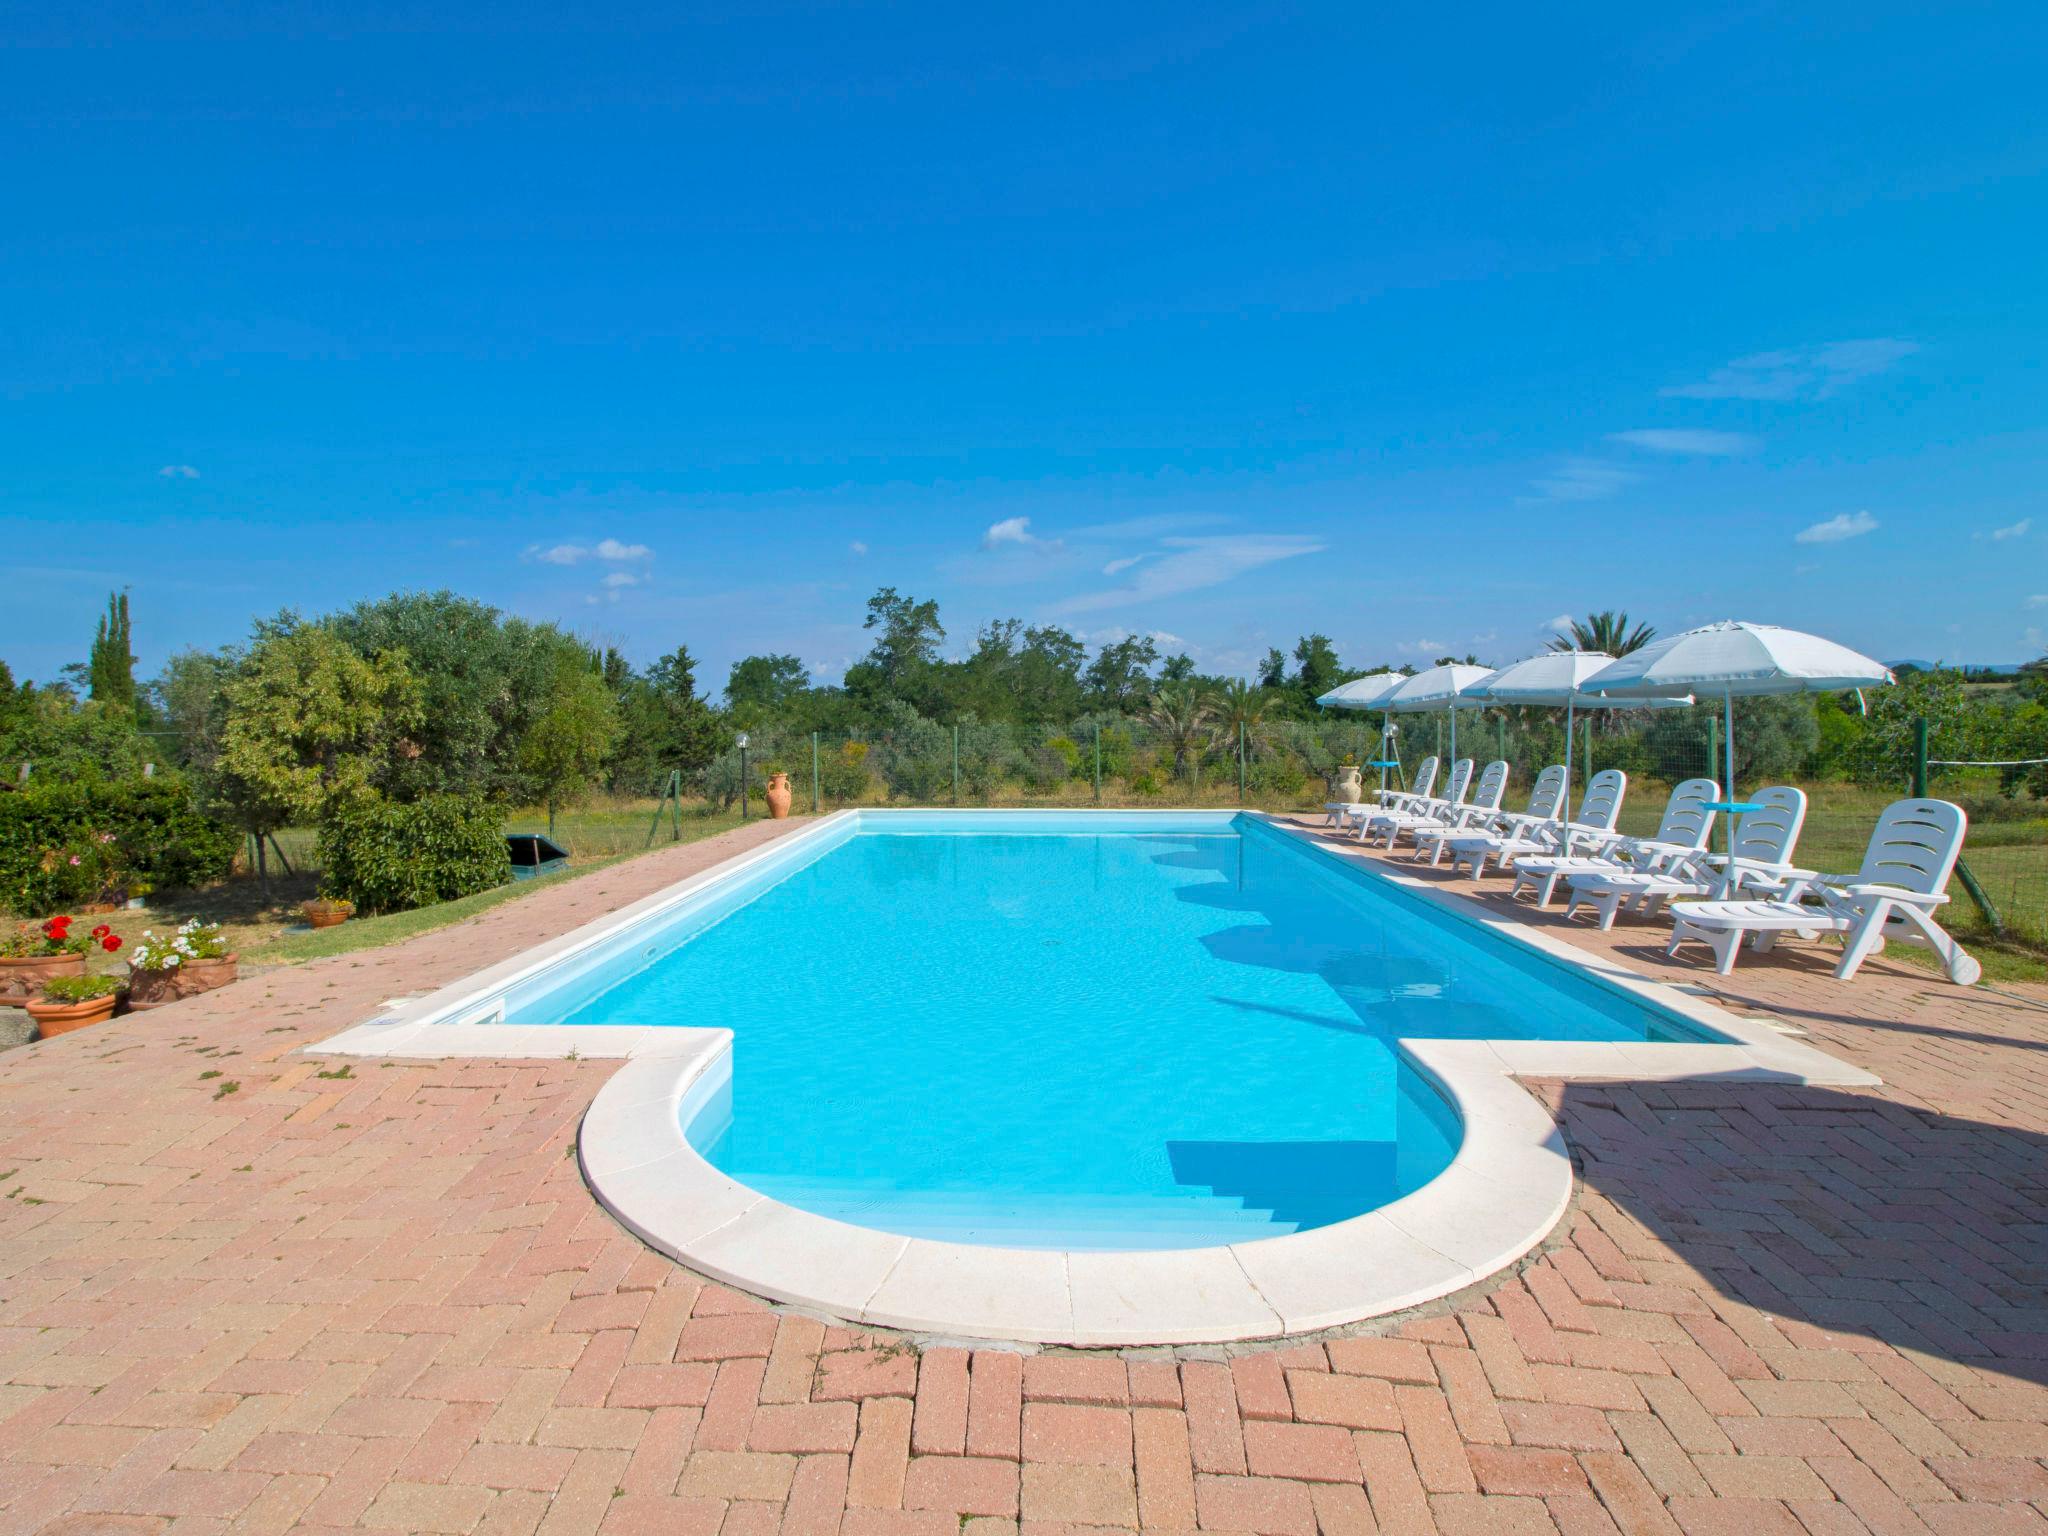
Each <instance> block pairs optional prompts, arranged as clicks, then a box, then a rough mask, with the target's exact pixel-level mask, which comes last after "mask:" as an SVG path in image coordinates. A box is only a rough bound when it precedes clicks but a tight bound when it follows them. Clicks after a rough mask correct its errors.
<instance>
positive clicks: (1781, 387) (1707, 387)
mask: <svg viewBox="0 0 2048 1536" xmlns="http://www.w3.org/2000/svg"><path fill="white" fill-rule="evenodd" d="M1919 350H1920V348H1919V345H1918V344H1917V343H1915V342H1910V341H1905V340H1902V339H1900V338H1899V337H1896V336H1872V337H1868V338H1865V339H1864V340H1861V341H1830V342H1825V343H1823V344H1822V345H1820V346H1817V347H1787V348H1784V349H1783V350H1781V351H1777V352H1755V353H1752V354H1750V355H1749V356H1748V357H1738V358H1736V359H1735V360H1734V361H1733V362H1731V363H1728V364H1727V365H1725V366H1724V367H1720V368H1716V369H1715V370H1714V371H1713V372H1712V373H1710V374H1708V375H1707V377H1706V378H1704V379H1701V380H1700V381H1699V382H1697V383H1694V384H1673V385H1670V386H1668V387H1666V388H1665V389H1663V390H1662V391H1660V393H1662V394H1665V395H1671V396H1677V397H1680V398H1683V399H1689V400H1825V399H1827V398H1828V397H1829V396H1830V395H1833V394H1836V393H1838V392H1839V391H1840V390H1842V389H1844V388H1845V387H1847V386H1848V385H1850V384H1853V383H1855V382H1856V381H1857V380H1858V379H1865V378H1868V377H1870V376H1871V375H1872V374H1874V373H1883V372H1884V371H1885V370H1886V369H1887V368H1890V367H1893V366H1894V365H1896V364H1897V363H1899V362H1900V361H1902V360H1903V359H1905V358H1908V357H1911V356H1912V355H1913V354H1914V353H1915V352H1918V351H1919Z"/></svg>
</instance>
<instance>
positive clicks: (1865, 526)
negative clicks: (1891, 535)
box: [1792, 512, 1877, 544]
mask: <svg viewBox="0 0 2048 1536" xmlns="http://www.w3.org/2000/svg"><path fill="white" fill-rule="evenodd" d="M1876 528H1877V519H1876V518H1874V517H1872V516H1871V515H1870V514H1869V513H1868V512H1837V513H1836V514H1835V515H1834V516H1833V517H1831V518H1829V519H1828V520H1827V521H1826V522H1821V523H1815V524H1814V525H1813V526H1812V527H1811V528H1802V529H1800V530H1799V532H1798V533H1796V534H1794V535H1793V536H1792V537H1793V541H1794V542H1795V543H1799V544H1839V543H1841V542H1842V540H1844V539H1857V538H1861V537H1862V536H1863V535H1864V534H1866V533H1871V532H1874V531H1875V530H1876Z"/></svg>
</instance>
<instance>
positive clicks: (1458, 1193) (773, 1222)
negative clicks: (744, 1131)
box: [577, 1030, 1572, 1347]
mask: <svg viewBox="0 0 2048 1536" xmlns="http://www.w3.org/2000/svg"><path fill="white" fill-rule="evenodd" d="M674 1033H675V1034H688V1035H690V1036H692V1037H693V1038H691V1039H689V1040H687V1041H685V1040H678V1041H676V1042H675V1046H676V1049H675V1051H674V1052H673V1053H670V1054H664V1055H658V1056H655V1055H643V1056H636V1057H634V1058H632V1059H630V1060H628V1061H627V1063H626V1065H625V1066H624V1067H622V1068H621V1069H620V1070H619V1071H618V1072H617V1073H616V1074H614V1075H613V1077H612V1078H611V1079H610V1080H609V1081H608V1082H607V1083H606V1084H605V1085H604V1086H603V1087H602V1088H601V1089H600V1090H599V1091H598V1094H597V1096H596V1098H595V1099H594V1100H593V1101H592V1103H591V1105H590V1108H589V1109H588V1111H586V1113H585V1115H584V1119H583V1124H582V1128H581V1131H580V1133H579V1136H578V1140H577V1146H578V1155H579V1159H580V1161H581V1165H582V1169H583V1175H584V1179H585V1181H586V1182H587V1183H588V1185H589V1187H590V1189H591V1192H592V1194H593V1195H595V1196H596V1198H597V1200H598V1201H599V1203H600V1204H602V1205H603V1206H604V1207H605V1208H606V1209H607V1210H608V1211H610V1212H611V1213H612V1214H613V1216H615V1217H616V1218H617V1219H618V1220H619V1222H620V1223H621V1224H622V1225H623V1226H625V1227H626V1228H627V1229H628V1230H629V1231H631V1232H633V1233H634V1234H635V1235H636V1236H638V1237H639V1238H640V1239H641V1240H642V1241H643V1242H646V1243H647V1244H649V1246H651V1247H653V1248H655V1249H657V1250H658V1251H660V1252H662V1253H664V1254H667V1255H668V1256H669V1257H670V1258H672V1259H675V1260H676V1261H677V1262H678V1263H681V1264H685V1265H687V1266H688V1267H690V1268H691V1269H693V1270H695V1271H697V1272H698V1273H700V1274H703V1275H705V1276H707V1277H709V1278H711V1279H713V1280H718V1281H721V1282H723V1283H725V1284H729V1285H733V1286H737V1287H738V1288H740V1289H741V1290H744V1291H749V1292H751V1293H753V1294H755V1295H759V1296H764V1297H767V1298H769V1299H770V1300H773V1301H778V1302H782V1303H784V1304H787V1305H791V1306H797V1307H802V1308H805V1309H807V1310H810V1311H815V1312H820V1313H824V1314H826V1315H828V1316H831V1317H834V1318H841V1319H844V1320H846V1321H848V1322H852V1323H863V1324H868V1325H871V1326H876V1327H886V1328H893V1329H899V1330H902V1331H904V1332H909V1333H918V1334H939V1335H944V1336H948V1337H961V1338H976V1339H992V1340H1003V1341H1007V1342H1015V1343H1033V1344H1065V1345H1075V1346H1093V1347H1114V1346H1131V1345H1143V1344H1154V1345H1163V1344H1217V1343H1228V1342H1232V1341H1236V1340H1244V1339H1260V1338H1276V1337H1281V1336H1284V1335H1289V1334H1298V1333H1307V1332H1314V1331H1317V1330H1319V1329H1324V1328H1331V1327H1336V1326H1338V1325H1340V1324H1344V1323H1355V1322H1361V1321H1364V1320H1366V1319H1368V1318H1372V1317H1378V1316H1382V1315H1384V1314H1386V1313H1389V1312H1397V1311H1402V1310H1405V1309H1407V1308H1409V1307H1413V1306H1417V1305H1420V1304H1421V1303H1423V1302H1426V1301H1432V1300H1435V1299H1437V1298H1439V1297H1442V1296H1446V1295H1449V1294H1451V1293H1453V1292H1456V1291H1460V1290H1463V1289H1465V1288H1466V1287H1467V1286H1470V1285H1472V1284H1475V1283H1476V1282H1478V1281H1479V1280H1482V1279H1484V1278H1485V1277H1486V1276H1488V1275H1490V1274H1493V1273H1496V1272H1497V1271H1499V1270H1501V1269H1503V1268H1505V1267H1507V1266H1508V1265H1510V1264H1513V1263H1514V1262H1515V1261H1516V1260H1518V1259H1520V1258H1521V1257H1523V1256H1524V1255H1525V1254H1527V1253H1529V1252H1530V1251H1532V1250H1533V1249H1534V1248H1536V1247H1537V1246H1538V1245H1539V1244H1540V1243H1541V1242H1542V1241H1543V1239H1544V1238H1545V1237H1547V1236H1548V1235H1549V1233H1550V1231H1551V1229H1552V1228H1553V1227H1555V1226H1556V1224H1557V1221H1558V1219H1559V1218H1560V1217H1561V1216H1562V1215H1563V1214H1564V1212H1565V1210H1566V1208H1567V1207H1568V1206H1569V1204H1570V1202H1571V1193H1572V1173H1571V1161H1570V1158H1569V1156H1568V1154H1567V1152H1566V1150H1565V1145H1564V1138H1563V1135H1562V1133H1561V1132H1560V1131H1559V1130H1558V1128H1557V1126H1556V1125H1555V1123H1554V1122H1553V1121H1552V1120H1551V1118H1550V1116H1549V1114H1548V1113H1546V1112H1545V1111H1544V1109H1543V1107H1542V1106H1541V1105H1540V1104H1538V1103H1537V1101H1536V1100H1535V1099H1534V1098H1533V1097H1531V1096H1530V1095H1529V1094H1528V1093H1527V1092H1526V1091H1525V1090H1523V1089H1522V1088H1521V1087H1519V1086H1518V1085H1517V1084H1516V1083H1515V1082H1514V1081H1513V1080H1512V1079H1511V1078H1510V1077H1509V1076H1508V1075H1507V1072H1506V1069H1505V1067H1504V1065H1503V1064H1502V1063H1501V1062H1500V1061H1499V1060H1498V1059H1497V1058H1492V1057H1491V1056H1490V1054H1485V1053H1475V1052H1471V1051H1459V1050H1451V1051H1444V1050H1441V1049H1439V1048H1440V1047H1442V1046H1444V1045H1447V1044H1448V1045H1457V1044H1461V1042H1443V1041H1424V1042H1409V1041H1403V1042H1400V1043H1399V1048H1400V1049H1401V1051H1402V1053H1403V1054H1404V1055H1405V1056H1406V1057H1407V1058H1408V1059H1409V1061H1410V1063H1411V1065H1413V1066H1414V1067H1415V1068H1416V1069H1417V1070H1418V1071H1419V1072H1421V1073H1422V1074H1423V1076H1424V1077H1425V1078H1427V1079H1428V1081H1429V1084H1430V1086H1431V1087H1432V1088H1433V1089H1435V1090H1436V1091H1437V1092H1439V1093H1441V1094H1442V1095H1443V1097H1444V1098H1445V1099H1446V1101H1447V1102H1448V1103H1449V1105H1450V1107H1451V1109H1452V1111H1453V1112H1454V1113H1455V1114H1456V1115H1457V1117H1458V1119H1459V1121H1460V1125H1461V1131H1462V1140H1461V1142H1460V1145H1459V1148H1458V1151H1457V1153H1456V1155H1455V1156H1454V1157H1453V1158H1452V1160H1451V1163H1450V1165H1449V1166H1448V1167H1447V1168H1446V1169H1445V1170H1444V1171H1443V1172H1442V1173H1440V1174H1438V1175H1437V1177H1436V1178H1434V1179H1432V1180H1430V1181H1429V1183H1427V1184H1425V1185H1423V1186H1422V1187H1421V1188H1420V1189H1418V1190H1415V1191H1413V1192H1412V1193H1410V1194H1407V1195H1405V1196H1403V1197H1401V1198H1400V1199H1398V1200H1395V1201H1393V1202H1391V1203H1390V1204H1388V1205H1385V1206H1381V1207H1379V1208H1378V1209H1376V1210H1373V1211H1369V1212H1366V1213H1364V1214H1362V1215H1359V1216H1355V1217H1352V1218H1350V1219H1348V1220H1345V1221H1341V1222H1335V1223H1332V1224H1330V1225H1328V1226H1324V1227H1318V1228H1314V1229H1312V1230H1310V1231H1307V1232H1297V1233H1291V1234H1288V1235H1285V1236H1279V1237H1269V1238H1260V1239H1257V1240H1255V1241H1252V1242H1247V1243H1238V1244H1232V1245H1229V1246H1224V1247H1208V1248H1183V1249H1147V1250H1139V1251H1092V1250H1091V1251H1068V1250H1061V1249H1018V1248H1000V1247H985V1246H980V1245H975V1244H968V1243H950V1242H942V1241H938V1240H935V1239H930V1238H919V1237H905V1236H902V1235H900V1234H896V1233H888V1232H881V1231H877V1230H875V1229H873V1228H868V1227H860V1226H855V1225H852V1224H850V1223H847V1222H842V1221H837V1220H834V1219H832V1218H830V1217H827V1216H821V1215H818V1214H817V1213H816V1212H813V1211H807V1210H803V1209H801V1208H798V1207H795V1206H790V1205H785V1204H783V1203H782V1202H781V1201H778V1200H775V1199H773V1198H772V1197H770V1196H768V1195H765V1194H762V1193H761V1192H760V1191H758V1190H755V1189H753V1188H751V1187H749V1186H747V1185H745V1184H742V1183H740V1182H738V1181H737V1180H734V1179H732V1178H731V1177H729V1176H728V1175H726V1174H724V1173H722V1172H721V1171H719V1170H718V1169H717V1168H714V1167H713V1166H712V1165H711V1164H710V1163H708V1162H707V1161H705V1159H704V1158H703V1156H702V1155H701V1154H700V1153H698V1152H697V1150H696V1149H695V1148H694V1147H692V1146H691V1145H690V1143H689V1140H688V1137H687V1134H686V1131H685V1127H686V1126H687V1125H688V1123H689V1121H690V1119H691V1118H692V1117H693V1116H694V1114H695V1113H696V1112H697V1110H698V1109H699V1108H700V1107H701V1105H702V1104H703V1103H704V1101H705V1100H707V1099H708V1098H709V1097H710V1096H711V1094H712V1093H713V1092H714V1091H715V1090H716V1088H717V1087H718V1086H719V1084H720V1081H721V1080H722V1078H723V1077H724V1075H725V1074H726V1073H728V1072H729V1071H730V1067H731V1043H732V1036H731V1034H730V1032H729V1031H725V1030H689V1031H680V1030H679V1031H675V1032H674Z"/></svg>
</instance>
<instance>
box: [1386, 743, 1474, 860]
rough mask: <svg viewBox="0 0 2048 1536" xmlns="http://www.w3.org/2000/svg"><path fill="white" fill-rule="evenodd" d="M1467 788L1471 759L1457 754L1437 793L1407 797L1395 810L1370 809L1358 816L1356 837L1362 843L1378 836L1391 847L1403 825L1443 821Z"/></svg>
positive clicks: (1469, 781)
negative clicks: (1448, 776) (1421, 797)
mask: <svg viewBox="0 0 2048 1536" xmlns="http://www.w3.org/2000/svg"><path fill="white" fill-rule="evenodd" d="M1471 788H1472V759H1471V758H1469V757H1461V758H1459V759H1458V760H1457V761H1456V762H1455V763H1453V764H1451V782H1450V783H1449V785H1447V786H1446V788H1445V791H1444V793H1443V794H1442V795H1441V796H1438V797H1434V798H1431V799H1427V800H1411V801H1409V802H1408V803H1407V804H1406V805H1405V806H1402V807H1401V808H1399V809H1395V810H1379V811H1373V812H1371V813H1370V814H1368V815H1366V816H1363V817H1361V818H1359V821H1358V840H1359V841H1360V842H1361V843H1365V842H1370V841H1372V840H1373V839H1374V838H1381V839H1383V840H1384V841H1385V842H1386V845H1387V846H1388V847H1389V848H1392V847H1393V846H1394V843H1395V840H1396V839H1397V838H1399V837H1400V835H1401V833H1402V831H1403V830H1404V829H1405V828H1407V827H1421V826H1433V825H1435V824H1437V823H1438V822H1441V821H1445V820H1447V819H1448V818H1449V817H1450V816H1451V814H1452V813H1453V812H1455V811H1456V810H1457V809H1458V807H1460V806H1462V805H1463V804H1464V803H1465V795H1466V792H1467V791H1468V790H1470V789H1471Z"/></svg>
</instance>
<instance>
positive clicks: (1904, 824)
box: [1665, 800, 1984, 986]
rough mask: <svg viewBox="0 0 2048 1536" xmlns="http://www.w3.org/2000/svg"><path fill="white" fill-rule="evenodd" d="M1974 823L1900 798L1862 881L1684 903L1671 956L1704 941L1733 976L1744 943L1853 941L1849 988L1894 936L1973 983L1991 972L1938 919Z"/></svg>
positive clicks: (1949, 809) (1845, 953) (1839, 970)
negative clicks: (1836, 937) (1759, 897)
mask: <svg viewBox="0 0 2048 1536" xmlns="http://www.w3.org/2000/svg"><path fill="white" fill-rule="evenodd" d="M1969 825H1970V819H1969V817H1968V816H1966V815H1965V814H1964V813H1963V808H1962V807H1961V806H1959V805H1955V804H1953V803H1951V802H1950V801H1947V800H1897V801H1894V802H1893V803H1892V804H1890V805H1888V806H1886V807H1885V808H1884V814H1883V815H1881V816H1880V817H1878V819H1877V830H1876V831H1874V832H1872V833H1871V834H1870V846H1869V848H1867V849H1866V850H1865V851H1864V854H1863V867H1862V868H1861V869H1859V870H1858V871H1857V872H1856V873H1855V874H1853V875H1814V876H1812V877H1811V878H1809V879H1806V880H1801V881H1795V882H1794V883H1793V884H1792V885H1791V886H1789V887H1788V888H1787V889H1786V891H1785V893H1784V894H1783V895H1782V896H1781V897H1779V898H1778V899H1776V900H1771V901H1681V902H1675V903H1673V905H1672V908H1671V915H1672V918H1673V920H1674V926H1673V928H1672V930H1671V942H1670V944H1668V945H1667V946H1666V947H1665V953H1666V954H1676V953H1677V952H1678V947H1679V946H1680V945H1681V944H1694V943H1697V944H1704V945H1706V946H1707V947H1708V948H1709V949H1711V950H1713V952H1714V961H1715V966H1714V968H1715V970H1717V971H1718V972H1719V973H1720V974H1721V975H1723V976H1726V975H1727V974H1728V973H1729V972H1730V971H1732V970H1733V969H1735V956H1736V954H1737V952H1738V951H1739V950H1740V949H1741V947H1742V941H1743V939H1744V938H1749V939H1750V940H1751V946H1752V947H1753V948H1754V949H1756V950H1757V951H1758V952H1760V953H1761V952H1763V951H1767V950H1769V949H1770V948H1771V947H1772V946H1773V945H1774V944H1776V943H1777V941H1778V940H1779V939H1780V938H1781V937H1782V936H1784V935H1785V934H1788V933H1796V934H1798V935H1799V936H1800V937H1802V938H1818V937H1819V936H1820V935H1821V934H1824V933H1838V934H1840V935H1841V936H1842V938H1843V940H1844V941H1845V942H1844V944H1843V947H1842V960H1841V963H1840V964H1839V965H1837V966H1836V967H1835V978H1836V979H1837V980H1838V981H1847V980H1848V979H1849V978H1850V977H1851V976H1854V975H1855V974H1856V971H1857V968H1858V967H1859V966H1861V965H1862V964H1863V962H1864V961H1865V960H1866V959H1868V958H1869V957H1870V956H1871V955H1872V954H1874V953H1876V952H1877V951H1878V950H1879V949H1881V948H1882V947H1883V946H1884V944H1885V941H1886V940H1888V939H1900V940H1903V941H1905V942H1907V943H1911V944H1925V945H1926V946H1927V947H1928V948H1930V949H1932V950H1933V951H1934V952H1935V954H1937V955H1939V956H1940V957H1941V961H1942V964H1943V965H1944V966H1945V967H1946V968H1947V970H1948V977H1949V980H1950V981H1953V982H1955V983H1956V984H1957V985H1959V986H1969V985H1971V984H1972V983H1974V982H1975V981H1976V980H1977V978H1978V977H1980V976H1982V975H1983V974H1984V967H1983V966H1981V965H1979V964H1978V963H1977V962H1976V960H1974V959H1972V958H1971V957H1970V956H1969V955H1968V954H1966V953H1964V951H1963V947H1962V946H1961V945H1960V944H1958V943H1956V941H1955V940H1954V939H1952V938H1950V937H1949V936H1948V934H1947V933H1946V932H1945V931H1943V929H1942V927H1941V925H1940V924H1939V923H1937V922H1935V920H1934V913H1935V911H1936V909H1937V908H1939V907H1941V906H1942V905H1943V904H1944V903H1945V902H1947V900H1948V890H1947V887H1948V877H1949V875H1950V874H1951V873H1952V872H1953V871H1954V869H1955V867H1956V858H1957V857H1958V855H1960V854H1961V853H1962V851H1963V835H1964V833H1966V832H1967V831H1968V830H1969Z"/></svg>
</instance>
